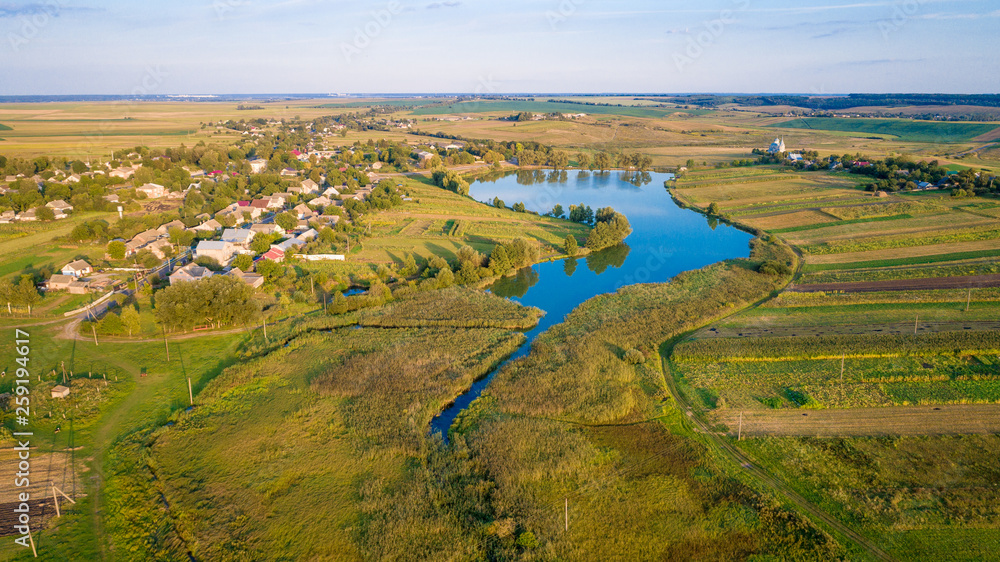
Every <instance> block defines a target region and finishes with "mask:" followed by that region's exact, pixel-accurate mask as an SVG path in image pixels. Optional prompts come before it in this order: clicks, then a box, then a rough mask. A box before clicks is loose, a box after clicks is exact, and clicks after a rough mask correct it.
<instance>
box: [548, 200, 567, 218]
mask: <svg viewBox="0 0 1000 562" xmlns="http://www.w3.org/2000/svg"><path fill="white" fill-rule="evenodd" d="M549 214H550V215H552V216H553V217H555V218H557V219H561V218H563V217H564V216H566V211H564V210H563V206H562V205H560V204H559V203H556V205H555V207H552V210H551V211H549Z"/></svg>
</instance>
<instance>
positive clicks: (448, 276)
mask: <svg viewBox="0 0 1000 562" xmlns="http://www.w3.org/2000/svg"><path fill="white" fill-rule="evenodd" d="M436 279H437V285H438V288H439V289H444V288H447V287H451V286H452V285H454V284H455V274H454V273H452V271H451V268H450V267H443V268H441V271H438V274H437V275H436Z"/></svg>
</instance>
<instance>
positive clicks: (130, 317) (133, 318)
mask: <svg viewBox="0 0 1000 562" xmlns="http://www.w3.org/2000/svg"><path fill="white" fill-rule="evenodd" d="M121 320H122V325H123V326H124V327H125V329H126V330H128V335H129V337H132V333H133V332H138V331H139V328H140V323H139V312H138V311H137V310H136V309H135V307H132V306H126V307H125V310H122V313H121Z"/></svg>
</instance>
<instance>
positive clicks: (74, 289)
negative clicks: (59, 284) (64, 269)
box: [66, 279, 90, 295]
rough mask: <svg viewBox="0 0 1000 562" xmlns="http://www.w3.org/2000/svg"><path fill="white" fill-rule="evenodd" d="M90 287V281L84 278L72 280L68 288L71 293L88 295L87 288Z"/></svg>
mask: <svg viewBox="0 0 1000 562" xmlns="http://www.w3.org/2000/svg"><path fill="white" fill-rule="evenodd" d="M89 289H90V281H86V280H83V279H77V280H76V281H73V282H71V283H70V284H69V287H67V288H66V290H67V291H69V294H71V295H86V294H87V290H89Z"/></svg>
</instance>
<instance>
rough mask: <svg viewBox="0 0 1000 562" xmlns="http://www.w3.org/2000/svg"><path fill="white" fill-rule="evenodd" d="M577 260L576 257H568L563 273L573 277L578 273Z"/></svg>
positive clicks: (564, 263)
mask: <svg viewBox="0 0 1000 562" xmlns="http://www.w3.org/2000/svg"><path fill="white" fill-rule="evenodd" d="M576 262H577V259H576V258H567V259H566V261H564V262H563V273H565V274H566V277H572V276H573V274H574V273H576Z"/></svg>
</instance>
